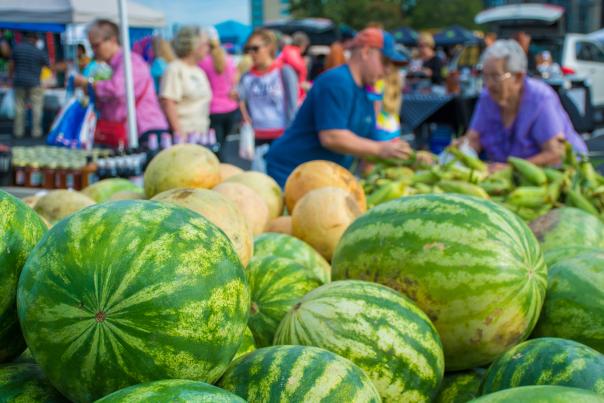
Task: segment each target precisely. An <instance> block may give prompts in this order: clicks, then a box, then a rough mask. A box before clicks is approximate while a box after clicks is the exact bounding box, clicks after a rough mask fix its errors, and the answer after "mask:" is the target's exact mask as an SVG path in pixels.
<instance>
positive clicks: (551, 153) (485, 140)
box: [465, 40, 587, 169]
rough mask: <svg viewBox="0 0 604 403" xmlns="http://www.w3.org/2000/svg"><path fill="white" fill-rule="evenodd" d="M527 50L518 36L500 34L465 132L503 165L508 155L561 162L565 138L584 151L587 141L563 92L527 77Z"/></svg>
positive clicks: (489, 52) (486, 59)
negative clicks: (509, 37)
mask: <svg viewBox="0 0 604 403" xmlns="http://www.w3.org/2000/svg"><path fill="white" fill-rule="evenodd" d="M526 70H527V60H526V54H525V53H524V51H523V50H522V48H521V47H520V45H518V43H517V42H516V41H513V40H498V41H496V42H495V43H494V44H493V45H491V46H490V47H489V48H488V49H487V50H486V51H485V54H484V67H483V78H484V83H485V87H486V88H485V90H484V91H483V92H482V94H481V96H480V99H479V100H478V104H477V106H476V110H475V111H474V116H473V117H472V121H471V123H470V129H469V130H468V132H467V133H466V136H465V138H466V139H467V140H468V141H469V144H470V145H471V146H472V148H474V149H475V150H476V151H477V152H481V151H484V152H485V153H486V156H487V159H488V160H489V161H491V162H493V164H492V166H491V168H492V169H498V168H500V167H501V166H502V163H505V162H506V161H507V159H508V157H510V156H513V157H519V158H525V159H527V160H529V161H531V162H533V163H535V164H537V165H555V164H559V163H560V162H561V159H562V156H563V153H564V147H563V140H567V141H568V142H570V143H571V144H572V145H573V147H574V148H575V150H576V151H577V152H578V153H581V154H583V153H586V152H587V147H586V146H585V143H584V142H583V140H582V139H581V137H580V136H579V135H578V134H577V132H575V130H574V129H573V126H572V124H571V122H570V119H569V117H568V115H567V113H566V111H565V110H564V109H563V108H562V105H561V104H560V100H559V99H558V96H557V95H556V93H555V92H554V90H552V89H551V87H549V86H548V85H547V84H545V83H544V82H542V81H538V80H535V79H532V78H529V77H527V75H526Z"/></svg>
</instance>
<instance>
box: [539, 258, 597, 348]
mask: <svg viewBox="0 0 604 403" xmlns="http://www.w3.org/2000/svg"><path fill="white" fill-rule="evenodd" d="M533 336H534V337H559V338H563V339H570V340H574V341H577V342H579V343H582V344H585V345H586V346H589V347H591V348H593V349H595V350H597V351H599V352H600V353H603V354H604V249H600V250H598V251H597V252H586V253H582V254H580V255H578V256H575V257H570V258H567V259H562V260H559V261H558V262H557V263H556V264H554V265H553V266H552V267H550V269H549V274H548V289H547V293H546V295H545V303H544V304H543V309H542V310H541V316H540V318H539V322H537V326H536V327H535V330H534V331H533Z"/></svg>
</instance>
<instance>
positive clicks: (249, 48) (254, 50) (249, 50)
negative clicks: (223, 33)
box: [243, 45, 262, 53]
mask: <svg viewBox="0 0 604 403" xmlns="http://www.w3.org/2000/svg"><path fill="white" fill-rule="evenodd" d="M261 47H262V45H250V46H246V47H244V48H243V51H244V52H245V53H257V52H258V51H259V50H260V48H261Z"/></svg>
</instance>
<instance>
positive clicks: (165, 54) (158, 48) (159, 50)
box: [153, 36, 176, 63]
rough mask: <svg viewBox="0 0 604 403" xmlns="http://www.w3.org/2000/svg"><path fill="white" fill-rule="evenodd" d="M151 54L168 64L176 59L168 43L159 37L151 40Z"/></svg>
mask: <svg viewBox="0 0 604 403" xmlns="http://www.w3.org/2000/svg"><path fill="white" fill-rule="evenodd" d="M153 53H155V57H160V58H162V59H164V60H165V61H166V62H168V63H170V62H171V61H172V60H174V59H176V55H175V54H174V49H172V45H170V42H168V41H167V40H165V39H164V38H162V37H160V36H156V37H155V38H153Z"/></svg>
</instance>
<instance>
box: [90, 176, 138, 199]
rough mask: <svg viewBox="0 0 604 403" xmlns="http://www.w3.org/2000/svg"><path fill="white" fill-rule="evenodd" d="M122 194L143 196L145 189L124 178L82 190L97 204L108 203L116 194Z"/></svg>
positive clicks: (106, 181) (95, 184) (94, 184)
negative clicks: (132, 193) (133, 193)
mask: <svg viewBox="0 0 604 403" xmlns="http://www.w3.org/2000/svg"><path fill="white" fill-rule="evenodd" d="M121 192H136V193H138V194H140V195H143V189H141V188H140V187H138V186H136V185H135V184H134V183H132V182H130V181H129V180H128V179H124V178H108V179H103V180H100V181H98V182H96V183H93V184H92V185H90V186H87V187H85V188H84V189H82V193H84V194H85V195H86V196H88V197H90V198H91V199H93V200H94V201H96V202H97V203H103V202H106V201H108V200H109V199H111V197H112V196H113V195H114V194H116V193H121Z"/></svg>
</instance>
